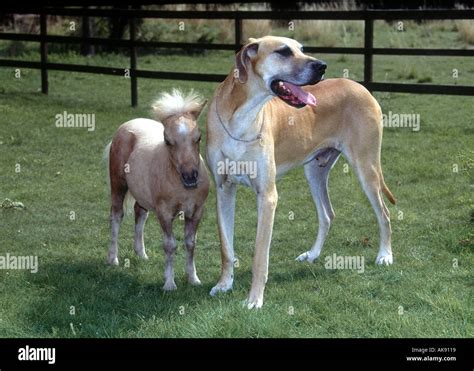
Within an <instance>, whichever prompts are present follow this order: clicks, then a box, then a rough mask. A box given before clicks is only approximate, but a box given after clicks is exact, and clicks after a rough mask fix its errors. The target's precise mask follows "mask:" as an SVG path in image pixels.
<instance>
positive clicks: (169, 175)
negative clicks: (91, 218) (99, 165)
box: [105, 90, 209, 290]
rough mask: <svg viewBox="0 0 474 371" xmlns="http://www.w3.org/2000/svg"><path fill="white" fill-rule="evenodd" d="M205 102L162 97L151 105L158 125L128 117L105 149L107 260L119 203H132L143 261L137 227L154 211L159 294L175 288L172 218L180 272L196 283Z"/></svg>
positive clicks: (113, 254) (113, 246) (205, 185)
mask: <svg viewBox="0 0 474 371" xmlns="http://www.w3.org/2000/svg"><path fill="white" fill-rule="evenodd" d="M205 104H206V101H202V100H201V98H200V97H198V96H197V95H196V94H194V93H193V92H192V91H191V92H190V93H188V94H187V95H184V94H183V93H182V92H181V91H179V90H173V92H172V93H171V94H169V93H163V94H162V95H161V97H160V98H159V99H158V100H157V101H156V102H155V103H154V104H153V110H154V113H155V116H156V118H157V120H158V121H160V122H158V121H153V120H149V119H143V118H139V119H134V120H131V121H128V122H126V123H124V124H123V125H122V126H120V127H119V128H118V130H117V132H116V133H115V135H114V137H113V139H112V142H111V143H109V144H108V146H107V147H106V149H105V158H108V164H109V176H110V189H111V197H112V207H111V210H110V221H111V229H112V242H111V243H110V249H109V255H108V261H109V263H110V264H111V265H118V263H119V262H118V257H117V255H118V245H117V240H118V234H119V228H120V223H121V221H122V218H123V215H124V211H123V210H124V203H125V204H128V203H129V201H131V202H134V210H135V252H136V253H137V255H138V256H139V257H141V258H143V259H148V257H147V255H146V252H145V245H144V242H143V229H144V226H145V222H146V219H147V217H148V211H149V210H152V211H154V212H155V213H156V215H157V217H158V221H159V223H160V225H161V228H162V230H163V235H164V250H165V253H166V266H165V285H164V287H163V289H164V290H175V289H176V284H175V282H174V271H173V258H174V255H175V253H176V247H177V246H176V239H175V237H174V235H173V220H174V219H175V217H176V215H177V214H178V213H180V212H182V213H183V214H184V218H185V245H186V255H187V259H186V273H187V276H188V282H189V283H191V284H193V285H198V284H200V283H201V282H200V281H199V278H198V276H197V274H196V267H195V264H194V247H195V245H196V230H197V227H198V225H199V222H200V220H201V217H202V214H203V211H204V202H205V201H206V198H207V195H208V193H209V178H208V174H207V169H206V167H205V165H204V161H203V159H202V157H201V156H200V155H199V142H200V140H201V132H200V130H199V126H198V124H197V120H198V117H199V115H200V113H201V111H202V109H203V108H204V106H205Z"/></svg>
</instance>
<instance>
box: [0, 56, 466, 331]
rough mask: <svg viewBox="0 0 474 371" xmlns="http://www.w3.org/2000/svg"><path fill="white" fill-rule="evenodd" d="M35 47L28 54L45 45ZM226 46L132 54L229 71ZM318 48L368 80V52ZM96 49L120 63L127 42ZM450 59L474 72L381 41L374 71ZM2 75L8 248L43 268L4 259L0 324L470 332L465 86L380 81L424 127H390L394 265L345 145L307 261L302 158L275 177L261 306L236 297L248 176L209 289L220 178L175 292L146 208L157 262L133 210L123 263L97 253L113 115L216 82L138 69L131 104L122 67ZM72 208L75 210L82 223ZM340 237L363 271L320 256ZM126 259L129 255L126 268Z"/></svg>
mask: <svg viewBox="0 0 474 371" xmlns="http://www.w3.org/2000/svg"><path fill="white" fill-rule="evenodd" d="M29 56H30V57H31V58H32V59H37V54H30V55H29ZM27 57H28V55H27ZM232 58H233V57H232V53H225V52H213V53H208V54H207V55H205V56H179V55H176V56H164V55H145V56H143V57H140V59H139V67H140V68H144V69H152V70H153V69H154V70H179V71H188V72H203V71H206V72H215V73H227V72H228V71H229V70H230V69H231V66H232ZM322 58H323V59H325V60H326V61H327V62H328V65H329V69H328V77H336V76H342V73H343V72H342V71H343V70H344V69H345V68H347V69H349V71H350V77H351V78H354V79H361V78H362V69H363V67H362V65H363V64H362V59H361V58H360V57H354V56H344V57H340V56H329V55H327V56H322ZM51 60H52V61H63V62H65V63H83V61H84V59H83V58H81V57H77V56H76V55H74V54H68V55H52V56H51ZM88 61H89V63H91V64H98V65H111V66H123V67H126V66H127V58H126V57H121V56H103V57H95V58H92V59H88ZM446 61H449V63H448V64H446ZM447 65H448V67H447ZM452 68H458V69H459V71H460V74H459V79H458V81H457V83H459V84H463V85H464V84H465V85H469V84H471V85H472V84H474V66H473V65H472V62H469V60H468V59H466V58H433V57H430V58H428V57H427V58H426V59H422V58H405V57H393V58H389V57H377V58H376V60H375V67H374V74H375V80H378V81H382V80H383V81H392V80H393V81H397V82H409V81H410V82H414V81H413V79H422V80H423V79H427V78H428V77H430V78H431V81H432V82H433V83H453V79H452V77H451V75H450V73H451V72H450V71H451V69H452ZM0 81H1V84H0V113H1V114H0V159H1V160H0V177H1V180H0V203H1V201H3V200H4V199H5V198H9V199H11V200H13V201H20V202H22V203H23V204H24V205H25V207H26V209H24V210H20V209H19V210H14V209H0V224H1V227H0V255H4V254H6V253H7V252H9V253H10V254H15V255H38V256H39V271H38V273H36V274H32V273H30V272H25V271H14V270H9V271H8V270H0V282H1V283H0V336H1V337H30V336H31V337H472V336H473V334H474V325H473V313H472V308H473V276H472V269H473V262H474V260H473V257H472V249H473V239H474V235H473V217H474V215H473V212H474V203H473V198H472V191H473V188H472V187H473V183H474V178H473V173H472V167H473V157H474V153H473V148H474V140H473V134H474V125H473V118H472V98H469V97H453V96H434V95H410V94H389V93H376V94H375V96H376V98H377V99H378V101H379V102H380V104H381V105H382V107H383V110H384V112H388V111H390V110H391V111H393V112H398V113H419V114H420V116H421V130H420V131H419V132H413V131H412V130H410V129H396V128H387V129H385V131H384V142H383V150H382V164H383V170H384V175H385V180H386V182H387V184H388V185H389V187H390V189H391V190H392V192H393V193H394V194H395V196H396V197H397V199H398V204H397V206H389V208H390V211H391V215H392V225H393V250H394V254H395V264H394V265H393V266H391V267H379V266H376V265H375V264H374V260H375V256H376V254H377V249H378V238H379V237H378V228H377V223H376V220H375V215H374V213H373V212H372V209H371V208H370V206H369V204H368V202H367V200H366V198H365V195H364V194H363V193H362V191H361V189H360V186H359V184H358V182H357V180H356V179H355V176H354V174H353V172H352V171H349V172H348V173H345V172H344V171H343V168H344V164H345V160H344V159H343V158H341V160H340V161H339V162H338V164H337V165H336V166H335V168H334V169H333V171H332V174H331V178H330V192H331V198H332V201H333V206H334V209H335V211H336V219H335V221H334V224H333V226H332V228H331V231H330V233H329V236H328V238H327V240H326V244H325V247H324V249H323V252H322V258H321V259H322V260H321V261H317V262H316V263H315V264H313V265H310V264H307V263H298V262H296V261H295V260H294V259H295V257H296V256H297V255H299V254H300V253H302V252H304V251H306V250H307V249H308V248H309V247H310V246H311V245H312V243H313V242H314V238H315V236H316V231H317V217H316V211H315V208H314V206H313V203H312V199H311V196H310V192H309V189H308V186H307V184H306V181H305V179H304V175H303V171H302V169H298V170H295V171H292V172H290V173H289V174H288V175H287V176H286V177H285V178H284V179H283V180H281V181H280V182H279V184H278V191H279V197H280V198H279V204H278V208H277V214H276V220H275V226H274V233H273V243H272V249H271V257H270V277H269V280H268V284H267V289H266V293H265V304H264V307H263V309H261V310H259V311H248V310H246V309H244V308H243V307H242V305H241V303H242V301H243V300H244V299H245V297H246V295H247V293H248V290H249V288H250V281H251V261H252V255H253V246H254V239H255V232H256V206H255V196H254V195H253V193H252V192H251V191H250V190H248V189H245V188H239V192H238V205H237V215H236V231H235V250H236V255H237V257H238V259H239V262H240V265H239V268H237V269H236V272H235V284H234V290H233V291H232V292H230V293H227V294H224V295H220V296H218V297H216V298H211V297H210V296H209V295H208V293H209V291H210V289H211V287H212V286H213V285H214V284H215V283H216V282H217V279H218V277H219V272H220V251H219V242H218V236H217V227H216V217H215V190H214V189H213V188H212V189H211V194H210V196H209V199H208V203H207V206H206V213H205V216H204V219H203V221H202V224H201V227H200V229H199V239H198V246H197V261H196V264H197V270H198V274H199V277H200V278H201V281H202V282H203V285H202V286H201V287H190V286H188V285H187V284H186V283H185V278H184V248H183V236H182V229H183V225H182V222H181V221H179V220H177V221H176V224H175V232H176V236H177V238H178V241H179V250H178V256H177V259H176V263H175V270H176V276H177V277H176V278H177V279H176V282H177V285H178V290H177V291H176V292H172V293H163V292H162V290H161V287H162V285H163V266H164V253H163V251H162V248H161V231H160V228H159V226H158V224H157V222H156V221H155V220H154V218H153V217H150V218H149V221H148V223H147V228H146V230H145V243H146V246H147V251H148V254H149V256H150V260H149V261H147V262H143V261H139V260H138V259H137V258H136V257H135V254H134V252H133V248H132V238H133V234H132V230H133V221H132V218H127V219H125V221H124V223H123V225H122V230H121V234H120V250H119V252H120V260H121V266H120V267H118V268H111V267H109V266H107V264H106V255H107V248H108V244H109V225H108V210H109V197H108V191H107V188H106V182H105V179H106V175H105V169H104V167H103V164H102V162H101V155H102V150H103V148H104V146H105V144H106V143H107V142H108V141H109V140H110V138H111V136H112V135H113V133H114V131H115V130H116V128H117V127H118V126H119V125H120V124H121V123H123V122H125V121H126V120H128V119H131V118H134V117H149V115H150V112H149V105H150V102H151V101H152V99H153V97H155V96H156V95H157V94H158V93H159V92H160V91H162V90H166V89H170V88H171V87H175V86H179V87H182V88H184V89H187V88H191V87H194V88H196V89H197V90H198V91H199V92H201V93H202V94H203V95H204V96H206V97H208V98H209V97H211V95H212V93H213V91H214V89H215V88H216V84H212V83H194V82H184V81H166V80H146V79H141V80H139V103H140V105H139V107H138V108H136V109H133V108H130V107H129V104H130V99H129V91H130V88H129V80H127V79H125V78H120V77H108V76H98V75H88V74H78V73H67V72H50V94H49V96H44V95H42V94H40V93H39V83H40V75H39V72H38V71H33V70H27V69H24V70H22V78H21V79H15V78H14V73H13V69H11V68H2V69H0ZM63 111H67V112H70V113H95V114H96V130H95V131H93V132H87V130H85V129H69V128H68V129H59V128H56V127H55V125H54V123H55V119H54V116H55V115H56V114H58V113H62V112H63ZM204 118H205V114H204V115H203V117H202V118H201V122H200V124H201V126H202V127H204V120H205V119H204ZM203 145H204V144H203ZM203 148H204V147H203ZM16 164H20V165H21V172H20V173H16V172H15V166H16ZM454 164H456V165H457V166H458V170H459V171H458V172H457V173H456V172H453V170H452V169H453V165H454ZM71 211H74V212H75V213H76V220H74V221H71V220H70V218H69V215H70V212H71ZM290 212H293V213H294V220H291V219H290V218H289V214H290ZM367 239H368V242H367ZM333 253H337V254H338V255H363V256H364V257H365V259H366V267H365V272H364V273H363V274H358V273H356V272H355V271H350V270H336V271H331V270H326V269H325V268H324V257H325V256H328V255H332V254H333ZM124 259H130V267H129V268H126V267H124V265H123V263H124ZM454 259H457V262H458V266H457V267H454V266H453V261H454ZM72 307H73V308H72ZM401 308H403V314H399V312H400V309H401ZM72 309H74V310H75V314H71V310H72ZM292 310H293V311H294V313H293V314H290V312H292Z"/></svg>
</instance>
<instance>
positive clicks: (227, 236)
mask: <svg viewBox="0 0 474 371" xmlns="http://www.w3.org/2000/svg"><path fill="white" fill-rule="evenodd" d="M216 186H217V187H216V188H217V190H216V193H217V224H218V226H219V238H220V242H221V259H222V268H221V278H220V279H219V282H218V283H217V285H216V286H214V287H213V288H212V290H211V293H210V294H211V295H212V296H214V295H216V294H217V293H218V292H226V291H228V290H230V289H232V283H233V282H234V215H235V196H236V193H237V187H236V185H235V184H233V183H230V182H226V181H225V180H224V179H222V178H220V179H219V178H218V179H216Z"/></svg>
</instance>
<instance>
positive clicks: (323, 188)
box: [296, 148, 341, 263]
mask: <svg viewBox="0 0 474 371" xmlns="http://www.w3.org/2000/svg"><path fill="white" fill-rule="evenodd" d="M340 154H341V153H340V152H339V151H338V150H337V149H334V148H327V149H324V150H322V151H320V152H319V153H316V156H315V158H314V160H312V161H311V162H309V163H307V164H306V165H305V166H304V173H305V175H306V179H307V180H308V183H309V187H310V189H311V194H312V196H313V200H314V203H315V204H316V209H317V211H318V224H319V229H318V235H317V238H316V241H315V243H314V245H313V247H312V248H311V250H309V251H306V252H304V253H302V254H301V255H299V256H298V257H297V258H296V260H298V261H306V260H307V261H309V262H310V263H312V262H313V261H314V260H316V259H317V258H318V257H319V255H320V254H321V249H322V248H323V245H324V241H325V239H326V236H327V234H328V232H329V228H330V226H331V221H332V220H333V218H334V210H333V208H332V205H331V201H330V199H329V194H328V179H329V172H330V171H331V169H332V167H333V166H334V164H335V163H336V161H337V159H338V158H339V156H340Z"/></svg>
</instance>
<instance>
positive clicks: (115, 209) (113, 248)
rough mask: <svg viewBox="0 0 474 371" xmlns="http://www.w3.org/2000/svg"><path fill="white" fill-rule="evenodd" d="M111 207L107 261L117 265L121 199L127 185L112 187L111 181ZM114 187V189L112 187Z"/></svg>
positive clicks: (123, 196) (121, 212) (121, 209)
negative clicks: (110, 233) (110, 234)
mask: <svg viewBox="0 0 474 371" xmlns="http://www.w3.org/2000/svg"><path fill="white" fill-rule="evenodd" d="M111 184H112V207H111V208H110V227H111V230H112V239H111V242H110V247H109V255H108V262H109V264H111V265H118V264H119V261H118V235H119V230H120V223H122V219H123V200H124V199H125V194H126V193H127V185H126V184H124V185H121V186H119V185H118V184H117V185H116V187H114V183H113V182H112V183H111ZM114 188H115V189H114Z"/></svg>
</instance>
